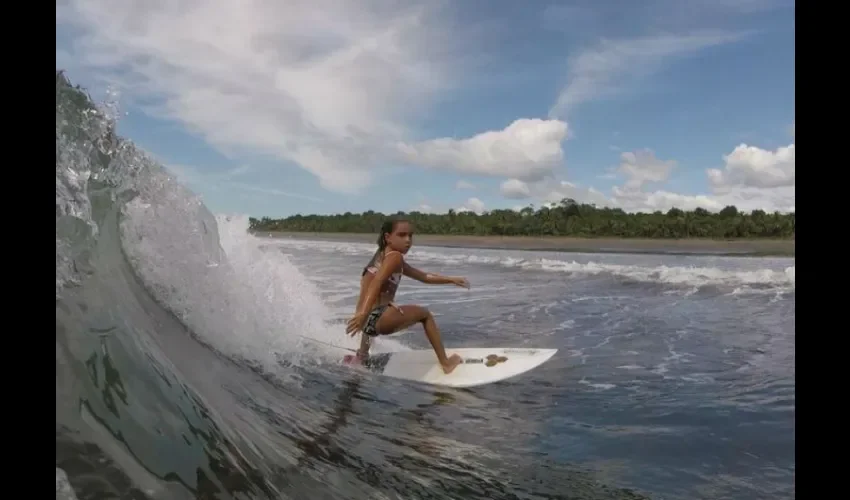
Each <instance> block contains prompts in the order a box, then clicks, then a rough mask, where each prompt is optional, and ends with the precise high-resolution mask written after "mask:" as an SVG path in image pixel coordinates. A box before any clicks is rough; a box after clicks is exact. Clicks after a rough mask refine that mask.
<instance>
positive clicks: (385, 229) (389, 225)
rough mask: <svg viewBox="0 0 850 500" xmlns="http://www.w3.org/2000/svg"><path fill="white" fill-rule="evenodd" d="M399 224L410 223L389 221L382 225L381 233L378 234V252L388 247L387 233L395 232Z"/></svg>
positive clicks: (402, 220)
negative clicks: (385, 236)
mask: <svg viewBox="0 0 850 500" xmlns="http://www.w3.org/2000/svg"><path fill="white" fill-rule="evenodd" d="M399 222H409V221H408V220H407V219H387V220H385V221H384V223H383V224H381V232H380V233H378V251H379V252H380V251H381V250H383V249H384V247H386V246H387V240H385V239H384V235H385V234H387V233H392V232H393V231H395V227H396V226H397V225H398V223H399Z"/></svg>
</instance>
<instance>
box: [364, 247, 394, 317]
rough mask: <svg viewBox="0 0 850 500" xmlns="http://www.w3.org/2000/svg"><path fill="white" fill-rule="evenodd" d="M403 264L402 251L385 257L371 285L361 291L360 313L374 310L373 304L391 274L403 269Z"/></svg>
mask: <svg viewBox="0 0 850 500" xmlns="http://www.w3.org/2000/svg"><path fill="white" fill-rule="evenodd" d="M401 266H402V258H401V254H400V253H397V252H393V253H390V254H388V255H387V256H386V257H385V258H384V262H383V263H382V264H381V267H380V269H378V273H377V274H376V275H375V277H374V278H372V281H371V282H370V283H369V286H368V287H366V293H365V294H363V293H362V292H361V298H360V301H359V303H358V305H357V313H358V314H368V313H369V311H371V310H372V306H373V305H374V304H375V301H376V300H378V296H379V295H380V292H381V287H382V286H383V285H384V283H385V282H386V281H387V279H389V277H390V275H392V274H393V273H394V272H397V271H398V270H399V269H401Z"/></svg>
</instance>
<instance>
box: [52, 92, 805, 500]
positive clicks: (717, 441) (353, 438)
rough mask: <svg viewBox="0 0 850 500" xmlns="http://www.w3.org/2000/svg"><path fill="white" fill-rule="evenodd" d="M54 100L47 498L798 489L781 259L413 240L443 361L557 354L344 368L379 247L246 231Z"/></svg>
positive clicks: (753, 493)
mask: <svg viewBox="0 0 850 500" xmlns="http://www.w3.org/2000/svg"><path fill="white" fill-rule="evenodd" d="M56 91H57V96H56V487H57V498H79V499H88V498H134V499H135V498H151V499H186V498H203V499H210V498H221V499H230V498H260V499H264V498H269V499H289V498H291V499H305V498H310V499H336V498H346V499H348V498H368V499H416V498H427V499H457V498H473V499H475V498H477V499H544V498H546V499H553V498H568V499H636V498H653V499H757V498H771V499H785V498H794V497H795V494H794V471H795V461H794V446H795V437H794V431H795V422H794V415H795V395H794V394H795V384H794V363H795V356H794V335H795V274H794V273H795V263H794V260H793V259H766V258H730V257H705V256H699V257H696V256H686V255H617V254H606V255H602V254H574V253H570V254H557V253H544V252H522V251H504V250H474V249H458V248H452V249H448V248H432V247H428V248H425V247H415V246H414V249H413V250H412V251H411V252H410V254H409V255H408V261H409V262H410V263H411V264H413V265H415V266H418V267H421V268H423V269H426V270H431V271H436V272H439V273H445V274H461V275H465V276H467V277H468V278H469V279H470V281H471V283H472V289H471V290H465V289H461V288H457V287H453V286H426V285H422V284H419V283H416V282H414V281H412V280H409V279H404V280H403V281H402V285H401V289H400V292H399V296H398V301H399V302H400V303H402V304H404V303H416V304H423V305H426V306H428V307H430V308H431V310H432V311H433V312H434V314H435V316H436V318H437V321H438V323H439V325H440V327H441V329H442V331H443V335H444V342H445V343H446V345H447V347H448V348H449V351H450V350H451V348H452V347H464V346H494V345H500V346H503V345H506V346H536V347H547V348H550V347H554V348H558V349H560V351H559V353H558V354H557V355H556V356H555V357H554V358H552V359H551V360H550V361H549V362H548V363H546V364H544V365H543V366H541V367H540V368H538V369H536V370H534V371H532V372H530V373H527V374H525V375H523V376H520V377H517V378H515V379H512V380H509V381H506V382H503V383H499V384H493V385H489V386H484V387H479V388H474V389H464V390H460V389H445V388H443V389H440V388H436V387H431V386H423V385H417V384H413V383H408V382H403V381H399V380H394V379H390V378H387V377H381V376H377V375H372V374H368V373H360V372H355V371H353V370H351V369H348V368H346V367H344V366H341V365H340V364H339V361H340V359H341V357H342V355H344V354H345V351H343V350H341V349H339V348H338V347H335V346H333V345H336V346H341V347H348V348H351V347H355V346H356V342H357V340H356V339H351V338H348V337H346V336H345V335H344V333H343V332H344V327H343V323H344V321H345V319H346V318H347V317H348V315H349V314H350V313H351V311H352V308H353V304H354V303H355V301H356V293H357V282H358V277H359V274H360V269H361V268H362V266H363V264H364V263H365V262H366V260H367V259H368V258H369V256H370V255H371V253H372V252H373V251H374V247H373V246H371V245H368V244H362V243H345V242H329V241H306V240H294V239H291V240H290V239H269V238H256V237H253V236H250V235H248V234H247V232H246V229H247V218H246V217H243V216H224V215H219V216H216V215H214V214H212V213H211V212H210V211H209V210H208V209H207V208H206V207H205V206H204V204H203V202H202V200H201V199H199V198H198V197H197V196H196V195H195V194H194V193H192V192H191V191H189V190H187V189H186V188H184V187H183V186H181V185H180V183H179V182H178V181H177V180H176V179H175V178H174V176H172V175H170V173H169V172H168V171H166V170H164V169H163V168H162V167H161V166H160V165H158V164H157V163H156V162H154V161H152V160H151V159H150V158H149V157H148V156H147V155H145V154H144V152H142V151H139V150H138V149H137V148H136V147H135V146H134V145H133V144H132V142H130V141H128V140H125V139H123V138H120V137H118V136H116V135H114V134H112V133H111V130H112V127H113V126H114V116H117V114H118V113H117V112H116V109H115V108H114V107H113V106H112V105H103V106H100V107H98V108H94V109H89V103H88V101H87V99H86V98H85V96H83V95H81V94H80V93H79V92H78V91H75V90H73V89H71V88H70V87H69V86H68V85H67V83H66V82H65V81H64V79H63V78H61V77H59V76H57V87H56ZM328 344H332V345H328ZM427 345H428V344H427V340H426V339H425V336H424V334H423V333H422V331H421V328H420V327H414V328H411V329H410V330H408V331H406V332H404V333H402V334H399V335H397V336H393V337H390V338H381V339H379V340H378V341H377V343H376V345H375V348H374V349H375V351H376V352H382V351H383V352H386V351H398V350H405V349H416V348H426V347H427Z"/></svg>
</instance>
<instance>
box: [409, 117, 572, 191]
mask: <svg viewBox="0 0 850 500" xmlns="http://www.w3.org/2000/svg"><path fill="white" fill-rule="evenodd" d="M567 132H568V129H567V124H566V123H565V122H562V121H560V120H541V119H537V118H532V119H530V118H522V119H519V120H516V121H514V122H513V123H511V124H510V125H508V126H507V127H505V128H504V129H502V130H498V131H489V132H483V133H481V134H478V135H476V136H474V137H471V138H468V139H452V138H448V137H446V138H440V139H432V140H429V141H422V142H419V143H415V144H399V146H398V150H399V153H400V154H401V157H402V158H403V159H404V160H405V161H407V162H409V163H413V164H416V165H421V166H424V167H431V168H437V169H445V170H456V171H460V172H468V173H473V174H479V175H492V176H500V177H514V178H517V179H523V180H536V179H541V178H543V177H545V176H547V175H549V174H551V173H552V171H553V169H554V168H555V167H557V166H559V165H560V163H561V161H562V160H563V158H564V150H563V148H562V147H561V143H562V142H563V141H564V140H565V139H566V138H567Z"/></svg>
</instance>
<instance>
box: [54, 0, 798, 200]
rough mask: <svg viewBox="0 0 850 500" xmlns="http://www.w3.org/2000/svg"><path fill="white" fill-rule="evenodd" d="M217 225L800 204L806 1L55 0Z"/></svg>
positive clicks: (85, 68) (60, 17)
mask: <svg viewBox="0 0 850 500" xmlns="http://www.w3.org/2000/svg"><path fill="white" fill-rule="evenodd" d="M56 7H57V8H56V34H57V37H56V67H57V69H63V70H65V71H66V75H67V76H68V77H69V78H70V80H71V82H72V83H74V84H80V85H82V86H84V87H86V88H87V89H88V90H89V92H90V93H91V94H92V96H93V97H95V98H96V99H98V100H107V101H112V104H113V106H115V105H117V106H118V108H119V109H120V110H121V115H122V116H121V119H120V122H119V126H118V127H119V133H120V134H121V135H122V136H124V137H127V138H129V139H131V140H133V141H134V142H135V143H136V144H137V145H138V146H140V147H142V148H143V149H145V150H146V151H147V152H148V153H150V155H151V156H153V157H155V158H156V159H157V160H158V161H159V162H161V163H162V164H163V165H164V166H165V167H166V168H168V169H169V170H171V171H172V172H173V173H174V174H175V176H176V177H177V178H178V179H180V181H181V182H183V183H184V184H186V185H187V186H188V187H189V188H190V189H192V190H193V191H195V192H196V193H198V194H199V195H201V197H202V198H203V200H204V203H205V204H206V205H207V206H208V207H209V208H210V209H211V210H213V211H214V212H217V213H230V214H247V215H251V216H254V217H263V216H269V217H281V216H288V215H293V214H296V213H302V214H330V213H343V212H362V211H366V210H375V211H381V212H384V213H394V212H397V211H412V210H419V211H423V212H434V213H445V212H446V211H447V210H448V209H455V210H472V211H475V212H479V213H480V212H482V211H486V210H492V209H505V208H508V209H510V208H521V207H523V206H527V205H529V204H531V205H533V206H535V207H539V206H541V205H545V204H547V203H556V202H558V201H560V200H561V199H563V198H572V199H574V200H576V201H578V202H584V203H595V204H596V205H598V206H610V207H619V208H622V209H624V210H626V211H629V212H636V211H655V210H662V211H666V210H669V209H670V208H672V207H678V208H682V209H688V210H690V209H694V208H697V207H702V208H705V209H707V210H710V211H718V210H720V209H722V208H723V207H724V206H726V205H735V206H737V207H738V208H739V209H741V210H746V211H749V210H753V209H763V210H766V211H771V212H772V211H775V210H778V211H781V212H786V211H794V210H795V169H796V167H795V144H794V142H795V139H794V130H795V114H794V106H795V104H794V95H795V94H794V92H795V79H794V72H795V68H794V59H795V48H794V44H795V34H794V28H795V26H794V24H795V23H794V15H795V5H794V2H793V0H691V1H688V2H683V1H681V0H643V1H640V2H636V1H633V0H605V1H600V0H562V1H554V0H552V1H549V0H529V1H526V2H516V1H508V0H462V1H448V0H427V1H425V0H419V1H413V0H309V1H302V0H288V1H285V2H284V1H280V0H241V1H233V0H181V1H179V2H168V1H163V0H122V1H121V2H112V1H108V0H57V3H56Z"/></svg>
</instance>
